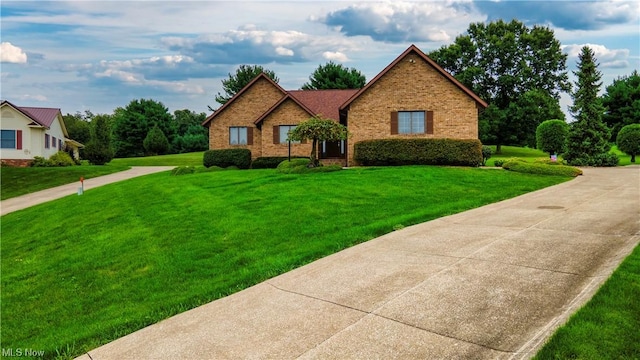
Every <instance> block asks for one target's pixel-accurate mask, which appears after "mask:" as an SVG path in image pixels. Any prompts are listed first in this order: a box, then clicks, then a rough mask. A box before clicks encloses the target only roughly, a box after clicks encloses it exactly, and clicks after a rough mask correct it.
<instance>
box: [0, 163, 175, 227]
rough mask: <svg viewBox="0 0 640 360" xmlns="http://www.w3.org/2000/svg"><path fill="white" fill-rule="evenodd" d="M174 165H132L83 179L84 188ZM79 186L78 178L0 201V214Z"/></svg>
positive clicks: (61, 194) (73, 189)
mask: <svg viewBox="0 0 640 360" xmlns="http://www.w3.org/2000/svg"><path fill="white" fill-rule="evenodd" d="M174 167H175V166H133V167H132V168H131V169H129V170H125V171H120V172H117V173H113V174H109V175H104V176H98V177H95V178H91V179H86V180H85V181H84V190H85V191H86V190H91V189H93V188H96V187H98V186H103V185H106V184H111V183H114V182H117V181H122V180H127V179H131V178H134V177H138V176H143V175H149V174H153V173H157V172H162V171H169V170H171V169H173V168H174ZM79 187H80V179H78V182H75V183H71V184H66V185H60V186H56V187H54V188H50V189H46V190H42V191H38V192H34V193H31V194H26V195H22V196H18V197H14V198H11V199H7V200H3V201H0V216H2V215H6V214H9V213H12V212H14V211H18V210H22V209H26V208H28V207H31V206H34V205H38V204H42V203H45V202H48V201H51V200H56V199H60V198H62V197H65V196H69V195H73V194H77V193H78V188H79Z"/></svg>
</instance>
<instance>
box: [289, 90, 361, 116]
mask: <svg viewBox="0 0 640 360" xmlns="http://www.w3.org/2000/svg"><path fill="white" fill-rule="evenodd" d="M358 90H359V89H348V90H291V91H287V92H288V93H289V94H290V95H291V96H292V97H294V98H296V99H297V100H298V101H299V102H300V103H302V104H304V105H305V106H306V107H307V108H309V109H310V110H311V111H312V112H313V115H322V117H324V118H327V119H332V120H335V121H340V105H342V104H344V102H345V101H347V100H348V99H349V98H350V97H351V96H353V95H354V94H355V93H357V92H358Z"/></svg>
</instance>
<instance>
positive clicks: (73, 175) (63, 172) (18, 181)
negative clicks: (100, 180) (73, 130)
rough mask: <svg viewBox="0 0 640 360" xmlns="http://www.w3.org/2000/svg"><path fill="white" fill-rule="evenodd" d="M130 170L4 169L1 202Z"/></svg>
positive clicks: (112, 167)
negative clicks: (83, 179)
mask: <svg viewBox="0 0 640 360" xmlns="http://www.w3.org/2000/svg"><path fill="white" fill-rule="evenodd" d="M127 169H129V166H127V165H105V166H94V165H80V166H68V167H33V168H32V167H26V168H17V167H2V168H0V180H1V181H2V186H1V187H0V200H5V199H9V198H12V197H16V196H20V195H25V194H30V193H32V192H36V191H40V190H44V189H49V188H52V187H56V186H60V185H66V184H70V183H73V182H76V181H77V182H78V184H80V177H84V178H85V179H90V178H94V177H98V176H102V175H108V174H112V173H115V172H118V171H124V170H127Z"/></svg>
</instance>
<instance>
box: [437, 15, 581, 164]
mask: <svg viewBox="0 0 640 360" xmlns="http://www.w3.org/2000/svg"><path fill="white" fill-rule="evenodd" d="M429 57H431V58H432V59H433V60H435V61H436V62H437V63H438V64H439V65H440V66H442V67H443V68H444V69H445V70H447V71H448V72H450V73H451V74H453V75H454V76H455V77H456V79H458V80H459V81H460V82H462V83H463V84H464V85H465V86H467V87H468V88H470V89H472V90H473V91H474V92H475V93H476V94H478V96H480V97H481V98H482V99H483V100H485V101H487V102H488V103H489V104H492V105H494V107H495V109H493V110H492V111H485V112H483V113H481V115H480V139H481V140H482V141H483V142H487V143H494V144H496V145H497V152H500V145H503V144H508V145H511V144H513V145H524V144H526V143H527V141H528V139H529V140H531V139H532V137H533V134H534V131H535V128H536V126H537V125H538V124H539V122H538V123H537V124H535V125H533V124H529V125H527V126H524V128H526V129H528V133H526V134H525V133H524V132H523V133H515V134H514V133H513V131H511V130H512V129H518V128H520V127H522V124H523V123H524V124H526V123H527V122H529V121H530V120H531V117H529V116H526V115H525V113H524V112H520V111H514V110H513V105H512V109H511V110H509V106H510V105H511V104H513V103H516V104H518V103H519V98H520V97H521V96H524V94H526V93H527V92H529V91H537V92H541V93H544V94H546V95H547V96H548V98H549V99H552V101H554V102H556V103H558V102H559V98H560V93H561V92H565V91H569V89H570V84H569V81H568V75H567V70H566V60H567V55H566V54H564V53H563V52H562V50H561V48H560V42H559V41H558V40H557V39H556V38H555V35H554V33H553V30H551V29H549V28H548V27H542V26H537V25H536V26H534V27H533V28H528V27H526V26H525V25H524V24H523V23H522V22H519V21H517V20H513V21H511V22H508V23H507V22H504V21H502V20H498V21H495V22H491V23H489V24H484V23H473V24H471V25H470V26H469V29H468V30H467V32H466V34H463V35H460V36H458V37H457V38H456V39H455V42H454V43H453V44H451V45H448V46H444V47H442V48H440V49H438V50H436V51H433V52H431V53H429ZM525 102H526V101H525ZM558 106H559V105H558ZM547 119H549V117H547V118H546V119H545V118H542V119H538V120H540V121H543V120H547ZM530 125H533V126H530Z"/></svg>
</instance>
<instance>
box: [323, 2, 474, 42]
mask: <svg viewBox="0 0 640 360" xmlns="http://www.w3.org/2000/svg"><path fill="white" fill-rule="evenodd" d="M485 18H486V17H485V16H484V15H481V14H479V13H478V12H477V11H476V10H475V8H474V7H472V6H469V2H468V1H446V2H406V1H394V2H389V1H387V2H364V3H357V4H355V5H351V6H349V7H347V8H343V9H339V10H336V11H331V12H329V13H328V14H326V15H325V16H321V17H318V16H314V17H312V18H311V19H312V20H315V21H318V22H321V23H324V24H325V25H327V26H330V27H332V28H333V29H336V30H337V31H340V32H342V33H344V34H345V35H347V36H369V37H371V38H372V39H374V40H376V41H384V42H390V43H396V42H398V43H400V42H407V41H428V42H447V41H450V40H452V38H453V37H454V36H455V35H457V34H458V33H460V32H461V30H463V29H464V28H465V27H466V26H467V25H468V24H469V23H470V22H475V21H483V20H484V19H485Z"/></svg>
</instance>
